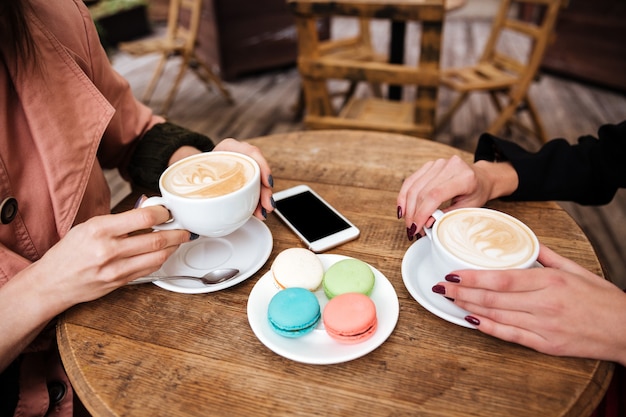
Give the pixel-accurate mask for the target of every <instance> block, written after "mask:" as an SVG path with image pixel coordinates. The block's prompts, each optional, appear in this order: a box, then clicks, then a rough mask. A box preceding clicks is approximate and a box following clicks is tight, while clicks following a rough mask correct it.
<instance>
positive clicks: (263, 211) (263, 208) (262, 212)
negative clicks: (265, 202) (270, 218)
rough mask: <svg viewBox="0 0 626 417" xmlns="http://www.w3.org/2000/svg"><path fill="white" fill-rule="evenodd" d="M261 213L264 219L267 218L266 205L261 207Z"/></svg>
mask: <svg viewBox="0 0 626 417" xmlns="http://www.w3.org/2000/svg"><path fill="white" fill-rule="evenodd" d="M261 215H262V216H263V218H264V219H267V210H265V207H261Z"/></svg>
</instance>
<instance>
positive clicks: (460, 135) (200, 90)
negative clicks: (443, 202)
mask: <svg viewBox="0 0 626 417" xmlns="http://www.w3.org/2000/svg"><path fill="white" fill-rule="evenodd" d="M355 28H356V26H355V25H353V22H352V21H348V20H337V21H334V22H333V28H332V30H333V32H332V33H333V34H337V33H341V34H345V33H348V32H350V31H351V30H354V29H355ZM408 29H409V30H408V36H409V37H410V36H417V32H418V30H419V29H418V28H417V27H413V26H410V27H409V28H408ZM489 29H490V24H489V21H488V20H486V19H483V18H475V17H474V18H472V17H469V18H468V17H458V18H455V17H454V14H452V15H451V17H450V18H449V19H448V20H447V21H446V24H445V30H444V47H443V54H444V55H443V57H442V67H443V68H445V67H449V66H458V65H463V64H469V63H472V62H474V61H475V60H476V59H477V57H478V54H479V53H480V51H481V50H482V45H484V43H485V41H486V37H487V34H488V32H489ZM388 34H389V30H388V27H387V26H384V25H379V26H375V36H374V38H375V40H376V44H377V45H378V46H379V47H381V48H384V47H385V45H387V44H388V39H389V35H388ZM409 39H410V38H409ZM407 44H409V45H410V41H407ZM509 46H510V47H511V48H516V47H518V45H517V44H516V43H515V42H514V41H511V44H510V45H509ZM156 59H157V58H156V57H155V56H146V57H142V58H131V57H129V56H127V55H124V54H121V53H118V54H115V55H113V56H112V61H113V64H114V66H115V67H116V69H117V70H118V71H119V72H120V73H121V74H122V75H123V76H125V77H126V78H127V79H128V80H129V82H130V84H131V86H132V87H133V90H134V91H135V92H136V95H137V97H141V94H142V93H143V90H144V88H145V86H146V84H147V82H148V80H149V78H150V76H151V75H152V71H153V69H154V66H155V63H156ZM407 59H408V60H410V59H411V52H410V50H408V51H407ZM169 65H170V67H171V69H172V71H169V73H168V71H167V69H166V75H165V76H164V79H163V84H161V87H162V88H160V89H157V91H156V93H155V96H154V101H153V103H151V105H152V106H153V107H154V108H155V110H157V109H159V108H160V105H161V101H162V100H163V99H164V96H165V86H167V85H168V79H169V80H171V74H172V73H174V72H175V70H174V68H173V67H174V66H175V65H176V61H175V60H172V61H171V63H170V64H169ZM227 85H228V87H229V88H230V90H231V92H232V94H233V96H234V98H235V100H236V104H234V105H228V104H227V103H226V102H225V101H224V100H223V99H222V97H221V96H220V95H219V94H217V93H216V92H215V91H213V92H210V91H208V90H207V89H206V88H204V86H203V85H202V84H201V83H200V82H199V81H198V80H197V79H196V78H195V76H194V75H193V73H191V72H189V73H187V75H186V76H185V78H184V80H183V82H182V85H181V87H180V89H179V93H178V95H177V98H176V100H175V102H174V105H173V107H172V109H171V110H170V112H169V114H168V117H169V119H170V120H171V121H172V122H175V123H178V124H180V125H182V126H185V127H187V128H190V129H193V130H196V131H199V132H202V133H204V134H207V135H208V136H209V137H211V138H213V139H214V140H221V139H223V138H225V137H235V138H238V139H247V138H252V137H257V136H262V135H267V134H272V133H279V132H286V131H296V130H302V129H303V126H302V124H301V122H300V120H298V119H297V118H294V113H293V105H294V103H296V101H297V97H298V93H299V88H300V80H299V75H298V72H297V70H296V69H295V68H294V67H290V68H283V69H279V70H275V71H271V72H265V73H261V74H255V75H251V76H248V77H245V78H242V79H240V80H237V81H235V82H230V83H228V84H227ZM530 95H531V97H532V99H533V100H534V101H535V104H536V105H537V107H538V108H539V111H540V113H541V114H542V115H543V121H544V124H545V128H546V130H547V133H548V135H549V137H563V138H566V139H568V140H570V141H572V142H574V141H575V140H576V138H578V137H579V136H581V135H586V134H593V135H595V133H596V131H597V128H598V126H600V125H601V124H603V123H616V122H619V121H621V120H623V119H624V118H625V115H626V96H625V95H624V94H621V93H617V92H613V91H608V90H606V89H601V88H596V87H594V86H590V85H585V84H582V83H579V82H576V81H572V80H568V79H563V78H559V77H556V76H551V75H549V74H543V75H542V76H541V78H540V79H539V81H538V82H537V83H536V84H535V85H534V86H533V87H532V89H531V92H530ZM452 98H453V97H452V94H451V93H450V92H448V91H446V90H441V91H440V94H439V107H440V114H441V110H442V109H444V108H445V107H446V106H447V105H449V104H450V102H451V100H452ZM492 116H493V110H492V108H491V107H490V103H489V102H488V98H487V97H486V96H483V95H481V94H475V95H474V96H472V97H471V98H470V100H469V102H468V103H466V104H465V105H464V106H463V107H462V108H461V109H460V110H459V112H458V113H457V115H456V116H455V118H454V119H453V121H452V124H451V125H450V126H449V127H448V128H446V129H444V130H443V131H441V132H438V134H437V136H436V138H435V140H437V141H439V142H441V143H446V144H449V145H452V146H455V147H458V148H461V149H464V150H467V151H469V152H473V150H474V148H475V146H476V141H477V138H478V136H479V135H480V133H482V132H483V131H484V130H485V129H486V127H487V126H488V123H489V121H490V120H491V119H492ZM509 139H511V140H514V141H516V142H518V143H519V144H521V145H522V146H524V147H526V148H527V149H529V150H535V149H537V148H538V147H539V144H538V143H537V142H536V141H535V140H533V139H532V138H526V137H523V136H520V135H519V134H518V135H514V136H512V137H510V138H509ZM417 168H418V167H416V169H417ZM390 204H393V202H390ZM562 204H563V206H564V207H565V208H566V209H567V210H568V212H569V213H570V214H571V215H572V216H573V217H574V218H575V219H576V221H577V222H578V223H579V224H580V225H581V227H582V228H583V230H585V232H586V233H587V234H588V236H589V238H590V240H591V241H592V243H593V244H594V246H595V247H596V248H597V251H598V254H599V256H600V258H601V260H602V261H603V263H604V265H605V269H606V273H607V274H608V276H609V277H611V279H612V280H613V281H614V282H616V283H617V284H618V285H620V286H621V287H622V288H625V287H626V239H625V237H626V218H625V217H626V191H620V192H619V193H618V195H617V196H616V198H615V199H614V201H613V202H612V203H610V204H608V205H606V206H603V207H582V206H579V205H576V204H571V203H562ZM394 210H395V208H394ZM398 227H400V226H398Z"/></svg>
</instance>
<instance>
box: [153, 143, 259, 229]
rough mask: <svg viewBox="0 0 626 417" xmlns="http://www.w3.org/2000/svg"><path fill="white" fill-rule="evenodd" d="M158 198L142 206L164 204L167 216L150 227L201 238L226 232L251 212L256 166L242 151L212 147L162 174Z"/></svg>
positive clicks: (256, 182) (256, 187)
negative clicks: (180, 230)
mask: <svg viewBox="0 0 626 417" xmlns="http://www.w3.org/2000/svg"><path fill="white" fill-rule="evenodd" d="M159 189H160V190H161V197H151V198H149V199H147V200H146V201H145V202H144V203H143V204H142V207H148V206H152V205H163V206H165V207H166V208H167V209H168V210H169V211H170V212H171V214H172V218H173V219H172V220H171V221H169V222H167V223H164V224H162V225H158V226H155V227H154V228H155V229H159V230H166V229H186V230H189V231H190V232H194V233H197V234H199V235H202V236H209V237H219V236H225V235H227V234H230V233H232V232H234V231H235V230H237V229H238V228H239V227H241V226H243V225H244V224H245V223H246V222H247V221H248V219H249V218H250V217H251V216H252V214H253V213H254V210H255V209H256V207H257V205H258V202H259V196H260V192H261V181H260V168H259V166H258V164H257V163H256V161H255V160H254V159H252V158H250V157H248V156H247V155H243V154H240V153H236V152H225V151H214V152H207V153H202V154H197V155H192V156H190V157H187V158H184V159H182V160H180V161H178V162H176V163H174V164H172V165H171V166H170V167H169V168H168V169H166V170H165V172H163V174H162V175H161V178H160V179H159Z"/></svg>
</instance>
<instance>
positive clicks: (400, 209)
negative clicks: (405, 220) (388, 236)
mask: <svg viewBox="0 0 626 417" xmlns="http://www.w3.org/2000/svg"><path fill="white" fill-rule="evenodd" d="M397 214H398V219H401V218H402V207H400V206H398V212H397Z"/></svg>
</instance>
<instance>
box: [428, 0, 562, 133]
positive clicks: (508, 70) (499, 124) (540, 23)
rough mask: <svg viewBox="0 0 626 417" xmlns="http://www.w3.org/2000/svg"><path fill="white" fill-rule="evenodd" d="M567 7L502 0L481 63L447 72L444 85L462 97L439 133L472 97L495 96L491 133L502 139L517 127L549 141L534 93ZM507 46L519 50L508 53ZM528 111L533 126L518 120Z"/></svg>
mask: <svg viewBox="0 0 626 417" xmlns="http://www.w3.org/2000/svg"><path fill="white" fill-rule="evenodd" d="M566 4H567V0H501V2H500V7H499V9H498V12H497V14H496V16H495V18H494V21H493V24H492V30H491V32H490V35H489V38H488V39H487V43H486V44H485V48H484V50H483V54H482V56H481V57H480V59H479V60H478V62H477V63H476V64H474V65H471V66H467V67H460V68H446V69H444V70H443V71H442V75H441V84H442V85H443V86H445V87H448V88H451V89H453V90H455V91H457V92H459V93H460V94H459V95H458V97H457V99H456V100H455V101H454V102H453V103H452V105H450V106H449V108H448V109H447V111H446V112H445V113H444V115H443V116H442V117H441V120H440V121H439V122H438V125H437V128H438V130H441V129H442V128H443V127H444V126H445V125H447V124H448V123H449V122H450V120H451V118H452V116H453V115H454V114H455V113H456V111H457V110H458V109H459V107H460V106H461V104H462V103H463V102H465V100H466V98H467V96H468V94H469V93H472V92H475V91H484V92H488V93H489V95H490V97H491V102H492V103H493V105H494V107H495V108H496V110H497V111H498V114H497V116H496V118H495V120H494V121H493V122H492V123H491V125H490V126H489V127H488V128H487V129H486V130H487V132H489V133H491V134H494V135H496V134H499V132H500V131H501V130H502V129H503V128H504V127H507V128H510V127H511V126H512V125H515V126H517V127H519V128H521V129H522V130H523V131H525V132H526V133H528V134H531V135H534V136H536V137H538V138H539V139H540V140H541V141H542V142H545V141H547V135H546V132H545V129H544V128H543V124H542V122H541V117H540V115H539V113H538V111H537V108H536V107H535V105H534V103H533V102H532V100H531V99H530V97H529V95H528V90H529V88H530V86H531V84H532V82H533V80H535V78H536V77H537V75H538V70H539V66H540V65H541V61H542V60H543V56H544V54H545V51H546V48H547V46H548V44H549V42H550V41H551V40H552V37H553V36H554V33H553V30H554V26H555V24H556V20H557V17H558V14H559V10H560V9H561V8H563V7H565V6H566ZM505 36H514V37H516V38H515V42H502V41H501V40H502V39H503V38H504V37H505ZM504 44H506V45H516V47H515V48H510V49H509V50H505V49H504V48H503V46H502V45H504ZM523 110H527V111H528V113H529V116H530V126H529V124H528V123H524V122H523V120H522V119H521V118H519V117H517V115H518V113H520V112H521V111H523Z"/></svg>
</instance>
